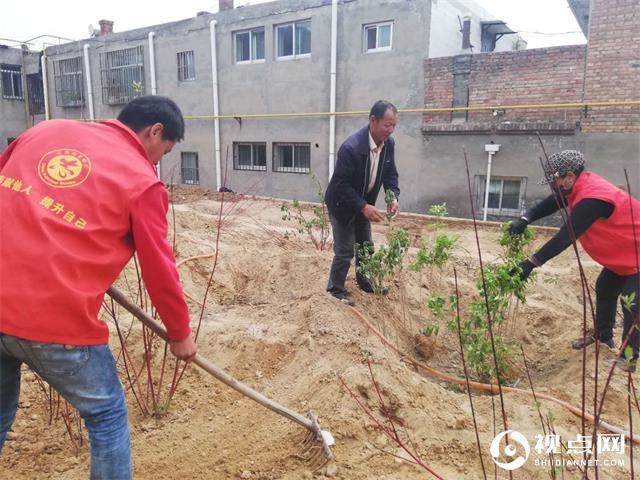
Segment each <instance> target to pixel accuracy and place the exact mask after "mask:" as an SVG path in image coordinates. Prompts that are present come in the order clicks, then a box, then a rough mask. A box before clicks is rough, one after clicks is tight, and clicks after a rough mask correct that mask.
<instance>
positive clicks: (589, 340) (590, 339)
mask: <svg viewBox="0 0 640 480" xmlns="http://www.w3.org/2000/svg"><path fill="white" fill-rule="evenodd" d="M595 342H596V337H594V336H593V335H587V336H586V337H584V338H579V339H577V340H574V341H573V342H572V343H571V346H572V347H573V348H574V350H582V349H583V348H586V347H588V346H589V345H591V344H593V343H595ZM600 343H603V344H605V345H606V346H607V347H609V348H615V343H614V342H613V338H610V339H609V340H600Z"/></svg>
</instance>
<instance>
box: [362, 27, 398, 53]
mask: <svg viewBox="0 0 640 480" xmlns="http://www.w3.org/2000/svg"><path fill="white" fill-rule="evenodd" d="M363 33H364V36H363V45H364V51H365V52H367V53H369V52H385V51H389V50H391V43H392V38H393V22H381V23H372V24H370V25H365V26H364V29H363Z"/></svg>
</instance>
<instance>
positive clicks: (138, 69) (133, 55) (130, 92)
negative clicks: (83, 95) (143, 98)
mask: <svg viewBox="0 0 640 480" xmlns="http://www.w3.org/2000/svg"><path fill="white" fill-rule="evenodd" d="M100 73H101V75H102V103H104V104H105V105H120V104H123V103H128V102H129V101H130V100H132V99H133V98H135V97H138V96H140V95H143V94H144V51H143V48H142V46H139V47H133V48H125V49H122V50H115V51H113V52H105V53H101V54H100Z"/></svg>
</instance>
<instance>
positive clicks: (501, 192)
mask: <svg viewBox="0 0 640 480" xmlns="http://www.w3.org/2000/svg"><path fill="white" fill-rule="evenodd" d="M475 183H476V188H475V190H476V210H477V212H478V213H480V214H481V213H482V212H483V211H484V202H485V191H486V184H487V177H486V176H485V175H476V182H475ZM526 186H527V179H526V177H494V176H492V177H491V180H490V182H489V202H488V205H487V213H488V214H489V215H500V216H508V217H519V216H520V215H522V211H523V205H524V199H525V197H524V194H525V191H526Z"/></svg>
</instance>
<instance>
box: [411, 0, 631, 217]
mask: <svg viewBox="0 0 640 480" xmlns="http://www.w3.org/2000/svg"><path fill="white" fill-rule="evenodd" d="M569 3H570V4H571V6H572V9H573V11H574V13H575V15H576V17H577V18H578V21H579V24H580V25H581V26H582V28H584V29H588V30H587V31H586V32H585V33H586V34H587V38H588V42H587V45H571V46H564V47H552V48H542V49H533V50H526V51H517V52H494V53H481V54H478V55H473V56H472V55H457V56H452V57H442V58H429V59H426V60H425V107H427V108H429V107H437V106H446V105H453V106H467V105H469V106H491V105H495V106H501V105H504V106H508V105H542V106H541V107H536V108H527V109H509V108H505V109H502V108H495V109H492V110H479V111H461V112H435V113H426V114H425V116H424V124H423V128H422V130H423V134H424V142H425V144H424V149H423V150H422V152H423V158H424V162H422V163H421V164H420V166H419V168H418V169H417V170H414V171H412V174H413V175H415V178H425V179H427V178H434V179H435V178H437V179H438V180H437V181H428V182H427V185H428V186H427V187H426V188H424V189H423V190H422V191H418V190H417V189H416V190H412V191H414V192H416V195H417V196H416V197H415V198H413V199H412V205H413V206H414V208H415V209H416V210H418V211H424V210H425V209H426V208H427V207H428V205H430V204H433V203H439V202H442V201H447V203H448V204H449V206H450V209H449V210H450V212H451V214H452V215H455V216H460V217H469V216H471V206H470V204H469V200H468V196H467V195H468V193H467V192H468V187H467V179H466V174H465V173H464V167H465V165H464V160H463V152H462V147H463V146H464V147H465V150H466V152H467V156H468V159H469V169H470V174H471V181H472V188H473V196H474V202H475V205H474V207H475V211H476V213H477V215H478V216H480V217H481V218H482V217H483V216H484V215H483V214H484V207H485V200H488V202H487V209H486V212H487V217H488V218H489V219H505V218H509V217H513V216H519V215H520V212H521V211H522V210H523V209H524V208H526V207H527V206H528V205H531V204H532V203H535V202H537V201H538V200H540V199H541V198H543V197H545V196H547V195H549V193H550V190H549V187H548V186H541V185H538V180H539V179H540V178H541V176H542V173H541V172H542V169H541V165H540V157H542V156H543V151H542V148H541V147H540V144H539V141H538V138H537V136H536V134H537V133H539V134H540V136H541V138H542V140H543V143H544V145H545V149H546V151H547V152H548V153H549V154H550V153H552V152H555V151H558V150H563V149H578V150H581V151H582V152H584V154H585V157H586V160H587V168H588V169H590V170H592V171H595V172H596V173H599V174H601V175H602V176H604V177H605V178H607V179H609V180H611V181H612V182H614V183H616V184H618V185H619V186H622V187H624V188H625V189H626V181H625V174H624V170H625V169H626V170H627V173H628V175H629V177H630V183H631V189H632V192H633V193H634V195H635V196H638V192H639V190H640V141H639V139H640V136H639V135H638V134H639V133H640V105H638V101H639V100H640V96H639V95H638V92H639V90H638V85H639V84H640V54H639V53H638V49H637V48H636V45H638V42H640V29H638V28H637V22H638V20H640V4H639V3H638V2H637V0H619V1H616V2H608V1H607V0H579V1H578V0H572V1H570V2H569ZM581 102H592V103H597V102H621V103H622V105H607V106H589V107H580V108H549V106H550V105H552V104H558V103H563V104H564V103H581ZM625 102H631V104H629V103H626V104H625ZM633 102H636V103H635V104H633ZM545 105H546V106H545ZM491 144H493V146H491ZM487 145H489V147H486V146H487ZM497 145H499V147H497ZM487 148H488V149H489V150H494V152H491V153H489V152H487V151H486V150H487ZM495 150H497V151H495ZM489 165H491V166H490V167H489ZM489 171H490V174H489V178H490V182H489V188H488V191H489V192H488V193H489V195H488V196H487V195H485V193H486V190H487V189H486V183H487V173H488V172H489Z"/></svg>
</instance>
